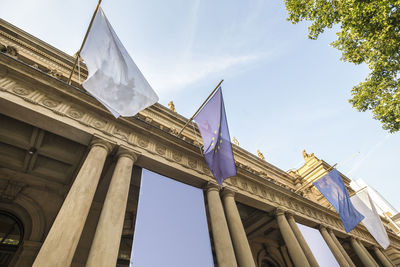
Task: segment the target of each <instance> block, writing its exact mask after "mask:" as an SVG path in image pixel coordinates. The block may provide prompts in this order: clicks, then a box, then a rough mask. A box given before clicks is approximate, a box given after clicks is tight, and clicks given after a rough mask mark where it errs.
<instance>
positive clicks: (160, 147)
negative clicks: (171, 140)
mask: <svg viewBox="0 0 400 267" xmlns="http://www.w3.org/2000/svg"><path fill="white" fill-rule="evenodd" d="M166 151H167V148H166V147H165V146H164V145H161V144H156V152H157V154H159V155H161V156H162V155H165V152H166Z"/></svg>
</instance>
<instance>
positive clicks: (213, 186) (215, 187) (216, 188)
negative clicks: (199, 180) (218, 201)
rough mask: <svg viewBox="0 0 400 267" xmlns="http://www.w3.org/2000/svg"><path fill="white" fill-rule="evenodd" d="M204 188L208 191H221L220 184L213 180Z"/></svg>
mask: <svg viewBox="0 0 400 267" xmlns="http://www.w3.org/2000/svg"><path fill="white" fill-rule="evenodd" d="M204 189H205V190H206V191H207V192H211V191H217V192H219V191H220V190H221V188H220V187H219V185H218V184H216V183H213V182H207V184H206V185H205V186H204Z"/></svg>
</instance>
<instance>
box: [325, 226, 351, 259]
mask: <svg viewBox="0 0 400 267" xmlns="http://www.w3.org/2000/svg"><path fill="white" fill-rule="evenodd" d="M328 233H329V234H330V236H331V237H332V240H333V242H334V243H335V244H336V246H337V247H338V248H339V250H340V252H341V253H342V255H343V256H344V257H345V259H346V261H347V263H348V264H349V265H350V266H351V267H356V266H355V265H354V263H353V261H352V260H351V258H350V256H349V254H347V252H346V250H345V249H344V248H343V246H342V244H340V242H339V240H338V239H337V238H336V236H335V234H334V233H333V231H332V230H331V229H328Z"/></svg>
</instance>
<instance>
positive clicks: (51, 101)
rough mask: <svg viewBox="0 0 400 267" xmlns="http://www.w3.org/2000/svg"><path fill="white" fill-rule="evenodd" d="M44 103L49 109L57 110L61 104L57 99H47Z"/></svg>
mask: <svg viewBox="0 0 400 267" xmlns="http://www.w3.org/2000/svg"><path fill="white" fill-rule="evenodd" d="M42 103H43V105H45V106H46V107H48V108H56V107H58V105H60V103H61V102H60V101H58V100H55V99H51V98H45V99H43V101H42Z"/></svg>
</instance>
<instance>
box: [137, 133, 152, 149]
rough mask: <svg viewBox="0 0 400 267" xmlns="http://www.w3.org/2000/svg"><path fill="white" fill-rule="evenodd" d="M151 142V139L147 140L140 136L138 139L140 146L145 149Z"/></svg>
mask: <svg viewBox="0 0 400 267" xmlns="http://www.w3.org/2000/svg"><path fill="white" fill-rule="evenodd" d="M149 142H150V141H149V138H147V137H145V136H140V137H139V138H138V145H139V146H141V147H143V148H146V147H147V146H148V145H149Z"/></svg>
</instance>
